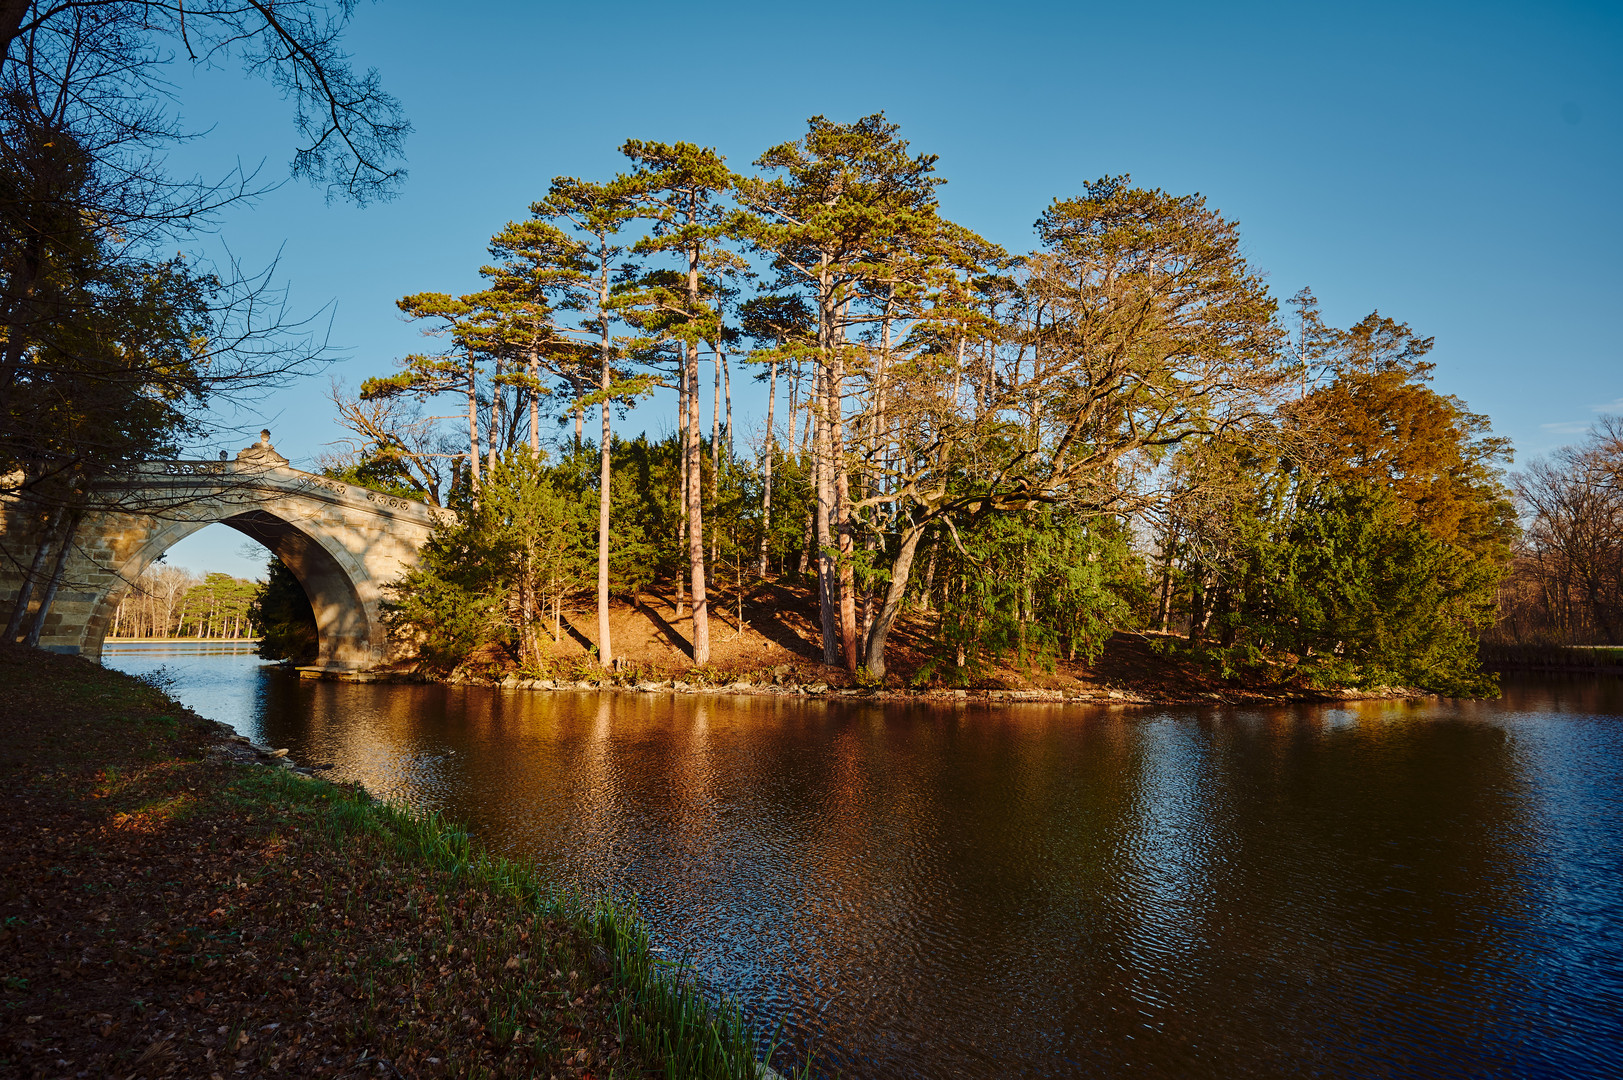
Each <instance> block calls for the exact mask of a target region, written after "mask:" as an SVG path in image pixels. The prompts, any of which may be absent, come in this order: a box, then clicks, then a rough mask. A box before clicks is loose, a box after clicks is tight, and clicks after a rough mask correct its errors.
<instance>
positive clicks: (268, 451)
mask: <svg viewBox="0 0 1623 1080" xmlns="http://www.w3.org/2000/svg"><path fill="white" fill-rule="evenodd" d="M237 460H238V461H239V462H242V463H243V464H245V465H253V466H257V467H259V468H275V467H277V466H280V465H286V464H287V458H285V457H283V456H282V455H281V454H278V453H277V452H276V448H275V447H273V446H271V441H270V428H265V429H264V430H263V431H261V432H260V433H259V441H258V442H256V443H254V444H253V445H252V446H245V447H243V448H242V449H241V450H239V451H238V452H237Z"/></svg>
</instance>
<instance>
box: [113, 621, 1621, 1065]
mask: <svg viewBox="0 0 1623 1080" xmlns="http://www.w3.org/2000/svg"><path fill="white" fill-rule="evenodd" d="M107 662H108V664H109V665H111V666H114V667H119V668H122V669H124V670H129V671H146V670H150V669H152V668H154V667H157V666H158V665H160V664H163V665H166V666H168V667H169V668H170V669H171V670H172V671H174V672H175V673H176V674H177V675H178V677H179V682H178V685H177V690H176V692H177V694H178V696H179V697H181V698H182V699H183V700H184V701H186V702H187V704H189V705H191V706H192V707H193V708H195V709H197V711H199V712H201V713H203V714H204V715H206V716H210V717H213V718H215V719H219V720H223V721H226V722H228V723H230V724H233V725H235V726H236V727H237V729H238V730H240V731H241V732H243V733H244V734H246V735H248V736H250V737H252V738H253V739H255V740H256V741H259V742H261V743H266V744H269V745H272V746H277V747H283V746H285V747H289V748H290V749H291V750H292V753H293V756H294V757H295V758H296V759H298V760H300V761H304V762H310V763H331V765H332V766H333V768H332V770H331V772H330V773H329V774H328V775H330V776H333V777H334V778H336V779H340V780H354V781H359V782H360V783H362V784H364V785H366V787H367V788H368V789H370V790H371V791H373V792H374V793H376V794H378V795H381V796H385V797H390V798H394V799H399V800H402V801H404V802H407V803H410V804H411V805H413V806H416V807H419V808H422V809H434V810H441V811H444V812H446V813H447V814H449V815H451V816H453V817H455V818H457V819H460V820H462V821H464V822H467V823H468V824H470V825H471V826H472V827H473V829H474V831H475V832H476V834H478V835H479V836H481V837H482V838H483V839H484V840H485V841H486V842H487V843H489V844H490V845H493V846H494V847H496V848H499V849H501V850H503V851H505V852H507V853H509V854H512V855H515V856H519V857H523V858H528V859H532V860H534V861H535V862H536V863H538V864H540V865H541V866H542V867H544V868H545V869H546V870H548V871H549V872H550V873H552V874H554V875H556V876H557V877H559V878H561V879H564V880H566V881H569V882H571V883H574V884H578V885H583V886H588V887H593V888H604V889H608V890H610V891H611V892H614V893H616V894H619V895H627V894H631V893H635V894H637V895H638V896H639V897H640V899H641V903H642V909H643V911H644V913H645V914H646V915H647V916H648V918H649V920H650V922H651V924H652V925H653V927H654V930H655V936H656V939H657V941H658V943H659V944H660V945H661V946H663V947H664V948H665V949H666V950H667V953H666V955H669V956H673V957H674V956H677V955H687V956H690V957H692V958H693V960H694V962H695V964H696V965H697V967H698V969H699V971H700V972H701V973H702V975H703V977H704V978H705V979H706V980H707V981H708V982H709V984H710V985H711V986H712V987H713V988H714V989H715V990H717V991H719V992H725V993H729V994H732V995H734V996H736V997H737V998H738V999H739V1000H740V1001H741V1002H743V1003H744V1005H745V1007H746V1009H747V1011H748V1012H749V1013H750V1014H751V1016H752V1018H754V1019H755V1020H756V1021H757V1022H758V1023H760V1024H763V1025H765V1026H767V1027H770V1026H772V1025H774V1024H777V1023H780V1022H781V1023H782V1024H783V1025H784V1028H785V1030H786V1031H787V1032H788V1035H789V1043H790V1046H791V1048H792V1049H793V1050H795V1051H798V1052H803V1051H804V1050H805V1049H807V1048H810V1049H811V1050H812V1051H813V1052H814V1053H815V1054H816V1056H817V1059H818V1060H819V1061H820V1062H821V1063H822V1065H823V1067H824V1071H825V1072H826V1073H827V1074H829V1075H832V1074H834V1073H835V1072H836V1071H838V1072H839V1073H840V1074H841V1075H843V1076H846V1077H860V1078H878V1077H1002V1076H1029V1077H1069V1076H1095V1075H1097V1076H1179V1077H1182V1076H1212V1077H1231V1076H1307V1075H1325V1076H1338V1077H1341V1076H1344V1077H1367V1076H1406V1077H1422V1076H1424V1077H1443V1076H1458V1077H1467V1076H1469V1077H1484V1076H1489V1077H1493V1076H1504V1077H1525V1076H1550V1077H1572V1076H1620V1075H1623V682H1619V681H1611V682H1592V681H1591V682H1571V683H1552V682H1544V683H1510V684H1507V692H1506V695H1505V697H1504V699H1503V700H1501V701H1497V702H1479V703H1445V704H1425V705H1418V706H1417V705H1408V704H1390V703H1379V704H1366V705H1360V706H1354V707H1335V708H1331V707H1317V706H1315V707H1297V708H1278V709H1263V710H1258V709H1228V708H1212V709H1184V708H1178V709H1149V710H1146V709H1136V710H1129V709H1114V710H1111V709H1104V708H1089V707H1079V706H1069V707H1059V706H1040V705H1022V706H1014V707H1007V708H999V709H987V708H984V707H961V708H926V707H916V706H905V707H898V706H885V707H877V706H865V705H851V704H827V703H819V702H803V701H787V700H775V699H768V698H748V697H720V696H718V697H705V698H693V697H675V696H673V695H663V694H655V695H620V694H603V695H598V694H540V693H526V692H521V691H501V690H490V689H474V688H464V687H443V686H421V687H418V686H367V685H345V684H340V683H325V682H313V681H308V680H305V681H301V680H298V679H295V678H289V677H288V676H286V675H285V674H283V673H281V672H278V671H275V670H269V669H265V668H263V667H261V666H260V663H259V661H257V660H255V659H254V658H253V657H252V656H246V655H229V653H227V654H223V655H222V654H218V653H217V654H215V655H198V654H197V653H196V652H193V651H191V650H188V649H186V648H184V647H173V646H169V647H164V648H162V649H153V648H144V649H131V648H128V647H124V646H116V645H115V646H110V647H109V649H108V659H107ZM780 1060H781V1059H780Z"/></svg>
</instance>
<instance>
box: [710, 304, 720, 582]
mask: <svg viewBox="0 0 1623 1080" xmlns="http://www.w3.org/2000/svg"><path fill="white" fill-rule="evenodd" d="M718 336H719V335H718ZM715 367H716V395H715V400H713V401H712V402H711V403H710V512H711V513H715V511H716V504H717V503H718V502H720V501H721V345H720V344H719V343H718V344H717V345H716V348H715ZM720 545H721V537H720V536H718V535H717V533H716V523H715V522H714V521H712V522H711V523H710V565H712V566H714V565H715V564H716V560H717V559H718V558H720V557H721V551H720Z"/></svg>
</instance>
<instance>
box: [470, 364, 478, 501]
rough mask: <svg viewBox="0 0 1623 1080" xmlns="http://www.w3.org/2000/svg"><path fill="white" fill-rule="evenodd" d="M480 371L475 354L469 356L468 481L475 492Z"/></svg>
mask: <svg viewBox="0 0 1623 1080" xmlns="http://www.w3.org/2000/svg"><path fill="white" fill-rule="evenodd" d="M478 381H479V369H478V367H477V366H476V365H475V364H474V359H473V354H472V353H469V354H468V461H469V467H470V470H471V471H470V472H469V474H468V479H469V481H470V482H471V483H472V486H473V490H475V491H478V490H479V387H478Z"/></svg>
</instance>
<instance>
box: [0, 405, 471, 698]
mask: <svg viewBox="0 0 1623 1080" xmlns="http://www.w3.org/2000/svg"><path fill="white" fill-rule="evenodd" d="M120 483H121V484H122V487H123V490H124V491H125V492H126V496H125V497H123V498H122V499H114V500H110V501H111V502H113V503H115V504H120V505H126V506H140V507H143V508H145V509H144V510H143V511H142V512H135V511H104V512H100V513H96V514H94V515H91V516H88V517H86V518H85V520H84V522H83V523H82V524H81V526H80V529H79V533H78V536H77V539H76V543H75V545H74V548H73V549H72V550H71V551H70V554H69V558H68V563H67V566H66V571H65V573H64V576H63V582H62V585H61V588H60V589H59V591H58V594H57V598H56V600H55V602H54V603H53V604H52V606H51V611H50V613H49V615H48V617H47V618H46V621H45V631H44V633H43V634H42V636H41V639H40V644H41V645H42V646H44V647H45V648H48V649H51V650H53V651H56V652H65V653H77V654H79V655H82V656H84V657H86V658H87V659H91V660H100V658H101V650H102V644H103V641H104V640H105V638H106V635H107V631H108V628H109V627H110V625H111V623H112V618H113V614H114V612H115V611H117V609H118V604H119V601H120V600H121V599H123V597H124V595H125V594H126V593H127V592H128V591H129V589H130V587H131V585H132V584H133V583H134V582H135V581H137V580H139V578H140V576H141V574H142V573H143V572H145V571H146V570H147V569H148V568H149V567H150V566H151V565H152V564H153V563H155V562H156V561H157V560H158V558H159V557H160V556H161V555H163V553H164V552H165V551H168V550H169V548H171V547H172V546H174V545H175V544H176V543H178V542H179V541H181V540H183V539H185V538H186V537H187V536H190V535H191V534H192V533H195V532H197V531H198V530H200V529H203V528H206V527H207V526H209V525H213V524H223V525H226V526H228V527H230V528H232V529H235V530H237V531H238V532H240V533H243V534H244V535H246V536H249V537H251V538H252V539H254V540H256V541H258V542H259V543H261V544H263V545H265V547H267V548H269V549H270V550H271V551H272V552H274V553H275V554H276V556H277V557H278V558H280V559H281V560H282V562H283V563H285V564H286V565H287V567H288V569H290V570H291V571H292V572H293V575H294V577H296V578H297V579H298V580H299V584H300V585H301V586H303V588H304V591H305V594H306V595H307V596H308V597H309V599H310V606H311V609H312V610H313V611H314V612H315V616H316V627H317V632H318V635H319V641H320V645H319V654H318V661H317V662H318V663H319V664H320V665H322V666H324V667H329V668H335V669H351V670H353V669H357V668H365V667H370V666H372V665H374V664H377V663H380V662H382V661H383V660H385V659H387V658H388V654H389V652H390V649H391V645H390V642H389V640H388V638H387V635H386V634H385V631H384V627H383V622H382V602H383V600H384V598H385V594H386V593H385V591H386V589H387V587H388V585H389V584H390V583H392V582H393V581H394V580H396V579H397V578H398V577H399V576H400V575H401V574H402V573H403V572H404V571H406V570H407V569H409V568H411V567H412V566H415V565H416V562H417V552H418V550H419V549H420V548H421V547H422V545H423V543H424V542H425V541H426V540H427V539H428V536H429V533H430V532H431V531H432V529H433V527H434V525H435V523H436V521H437V520H438V518H439V517H442V516H444V515H446V514H447V511H444V510H438V509H436V508H433V507H429V506H427V505H425V504H423V503H420V502H414V501H412V500H409V499H399V498H395V497H392V496H388V495H382V494H379V493H377V492H373V491H368V490H366V489H364V488H358V487H355V486H353V485H350V484H345V483H343V482H341V481H337V480H332V479H329V478H327V477H322V476H315V475H312V474H310V473H305V472H301V471H300V470H297V469H293V468H290V467H289V466H288V463H287V459H286V458H283V457H282V456H281V455H280V454H277V453H276V452H275V451H274V450H273V449H272V448H271V447H270V444H269V438H268V434H267V436H266V437H265V438H263V439H262V440H261V442H260V444H259V445H257V446H254V447H249V448H248V449H247V450H244V451H243V452H242V453H241V454H239V455H237V459H236V461H234V462H225V461H220V462H165V463H162V464H160V465H156V466H148V467H144V468H143V470H142V471H141V472H139V473H136V474H132V475H129V476H126V477H124V478H123V479H122V480H121V481H120ZM159 506H161V507H162V509H161V510H155V509H152V508H153V507H159ZM4 510H5V514H4V515H3V517H0V547H3V548H4V549H5V554H6V555H7V556H8V557H7V558H6V559H4V560H0V606H6V607H9V603H8V601H7V600H6V599H4V598H6V597H15V596H16V594H17V588H18V586H19V584H20V580H21V579H20V574H18V573H17V572H16V571H15V570H12V571H10V572H9V573H8V572H7V568H8V567H10V568H14V567H17V566H19V565H26V559H24V558H22V557H21V556H22V555H23V554H24V553H25V552H28V551H31V550H32V549H31V548H30V547H29V545H30V543H37V537H33V536H30V535H29V533H30V529H29V526H28V524H27V517H26V515H22V514H19V513H17V512H15V511H16V508H15V507H11V506H7V507H4ZM37 595H38V590H36V596H37Z"/></svg>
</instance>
